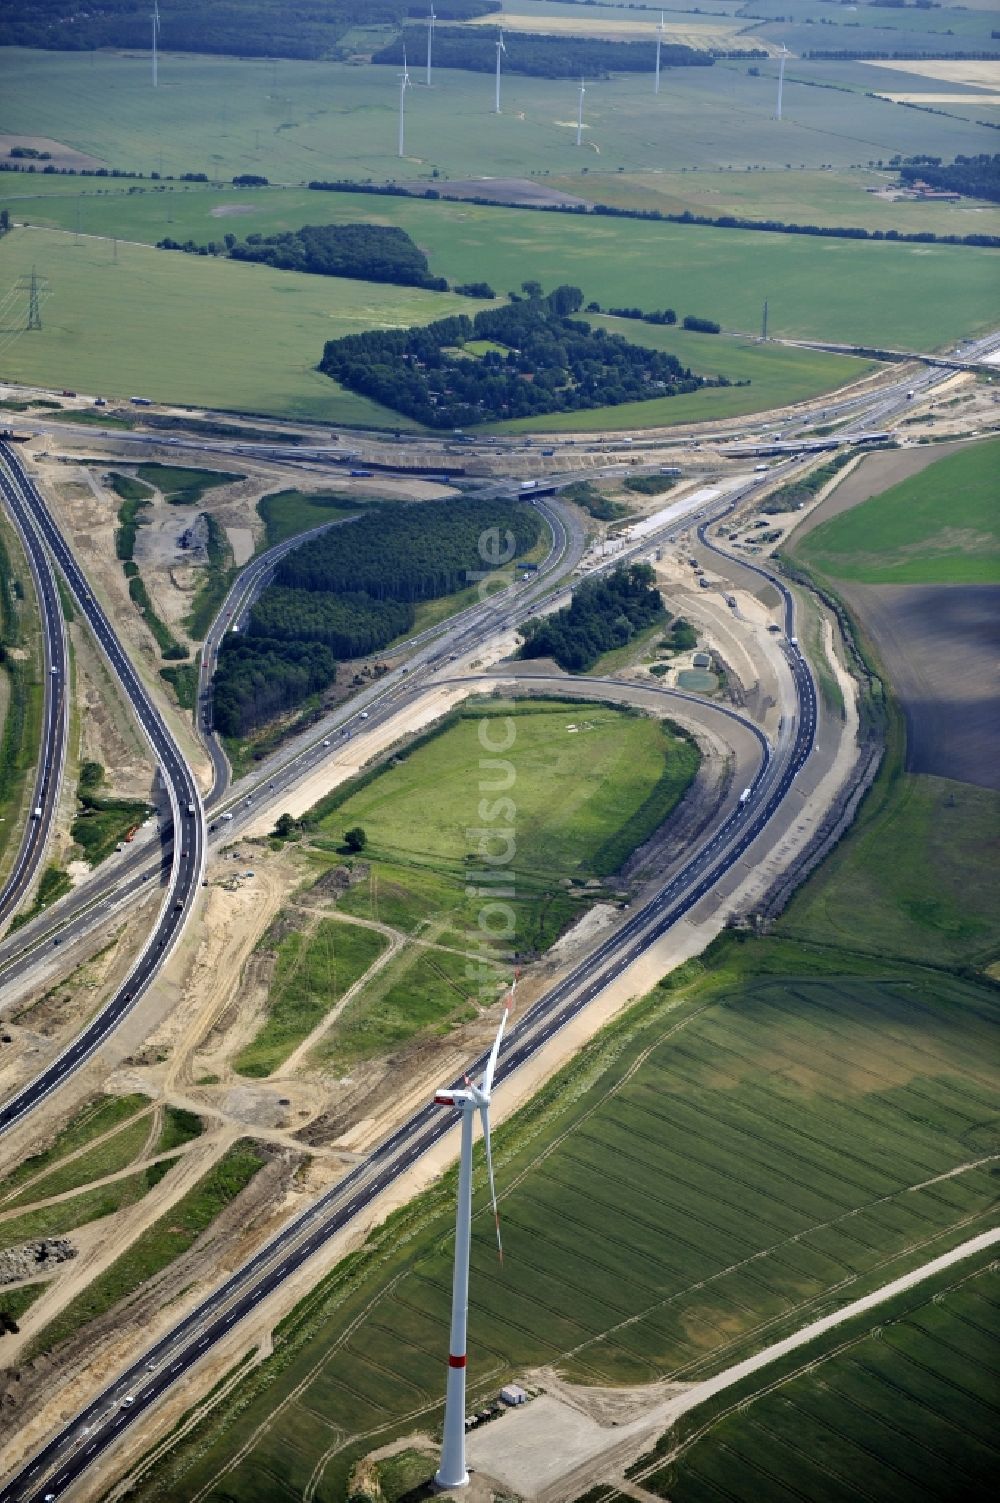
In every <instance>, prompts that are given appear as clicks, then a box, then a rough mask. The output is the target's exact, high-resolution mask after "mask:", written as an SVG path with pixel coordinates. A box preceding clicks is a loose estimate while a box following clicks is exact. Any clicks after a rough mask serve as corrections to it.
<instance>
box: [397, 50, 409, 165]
mask: <svg viewBox="0 0 1000 1503" xmlns="http://www.w3.org/2000/svg"><path fill="white" fill-rule="evenodd" d="M412 87H413V85H412V84H411V83H410V74H409V69H408V68H407V66H406V48H405V47H404V48H403V71H402V73H401V74H400V75H399V145H398V148H397V151H396V155H397V156H400V157H401V156H403V155H404V154H405V153H404V150H403V148H404V145H405V140H406V91H407V89H411V88H412Z"/></svg>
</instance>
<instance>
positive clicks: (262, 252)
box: [156, 224, 496, 297]
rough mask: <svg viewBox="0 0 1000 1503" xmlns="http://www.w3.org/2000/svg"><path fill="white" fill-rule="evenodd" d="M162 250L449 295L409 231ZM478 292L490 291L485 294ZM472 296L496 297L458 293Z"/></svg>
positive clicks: (307, 231) (315, 233)
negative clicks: (389, 283) (433, 274)
mask: <svg viewBox="0 0 1000 1503" xmlns="http://www.w3.org/2000/svg"><path fill="white" fill-rule="evenodd" d="M156 244H157V249H158V250H180V251H187V252H188V254H189V255H195V256H218V255H225V256H228V257H229V259H230V260H232V261H259V262H262V263H263V264H264V265H265V266H275V267H277V268H278V269H279V270H280V271H305V272H311V273H313V274H314V275H316V276H320V277H356V278H359V279H360V280H361V281H364V282H393V283H395V284H396V285H397V286H400V287H426V288H428V289H429V290H430V291H432V292H446V291H447V290H448V283H447V281H446V280H445V278H444V277H435V276H432V275H431V273H430V271H429V270H428V268H427V257H426V256H425V255H424V253H423V251H422V250H421V249H420V248H419V246H417V245H416V244H415V243H414V241H413V240H411V239H410V236H409V235H408V234H407V233H406V231H405V230H401V229H398V228H397V227H396V226H395V225H381V224H304V225H303V226H302V228H301V229H300V230H284V231H282V232H281V233H280V234H277V235H248V236H247V238H246V239H245V240H242V241H241V240H237V238H236V236H235V235H232V234H229V235H226V236H225V237H224V239H223V242H222V244H221V245H220V244H219V243H218V241H215V240H210V241H209V242H208V244H207V245H198V244H197V243H196V242H195V241H194V240H184V241H180V240H173V239H171V238H170V236H169V235H167V236H165V237H164V239H162V240H158V241H157V242H156ZM479 288H486V291H485V292H481V291H479V290H478V289H479ZM456 291H458V292H465V293H467V295H468V296H469V297H486V296H488V297H494V296H495V295H496V294H495V293H494V292H493V291H492V290H491V289H490V288H488V287H487V284H486V283H485V282H476V283H472V284H470V285H469V286H468V287H460V288H456Z"/></svg>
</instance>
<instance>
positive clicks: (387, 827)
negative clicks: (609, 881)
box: [319, 700, 698, 952]
mask: <svg viewBox="0 0 1000 1503" xmlns="http://www.w3.org/2000/svg"><path fill="white" fill-rule="evenodd" d="M487 717H489V718H488V719H487ZM490 742H492V743H493V744H494V746H497V745H500V746H502V747H503V748H504V749H503V752H502V758H503V762H502V763H500V764H499V767H498V769H493V770H489V769H483V768H482V766H481V762H482V759H483V758H484V756H492V757H493V758H494V760H496V759H497V758H499V757H500V756H501V753H500V752H496V751H494V752H485V751H484V747H488V745H489V744H490ZM508 742H509V746H508ZM507 761H509V763H510V766H511V768H512V769H513V773H512V775H511V774H509V773H508V771H507V770H506V767H505V765H504V763H505V762H507ZM697 766H698V754H697V751H696V750H695V748H694V746H693V745H692V743H691V742H690V741H688V740H686V739H683V738H681V737H680V736H677V735H674V734H673V732H672V731H671V730H670V729H669V728H667V727H665V726H663V725H662V724H661V723H660V722H659V721H656V720H652V719H647V718H646V717H644V716H639V715H626V714H623V713H622V712H621V711H619V710H616V709H612V708H609V707H607V706H603V705H597V704H588V703H585V702H584V703H580V704H576V703H570V704H566V703H559V702H557V701H544V700H542V701H518V702H517V703H516V707H515V708H513V709H511V708H510V707H508V706H502V707H493V706H492V705H491V704H489V703H486V704H483V705H482V706H480V707H478V708H475V709H471V708H470V709H467V710H466V711H464V712H462V713H459V714H458V715H456V716H455V717H454V718H453V719H452V720H451V722H450V723H449V724H448V725H447V727H446V729H444V730H443V731H441V732H440V733H439V734H436V735H432V736H431V737H429V738H428V739H427V740H425V741H424V743H423V744H422V745H419V746H418V747H417V748H416V749H414V750H410V751H409V752H404V753H402V755H401V757H400V759H398V760H397V762H396V765H394V766H392V767H390V768H389V769H388V770H387V771H385V772H384V773H383V774H382V775H381V776H378V777H376V778H374V779H372V780H371V781H368V782H367V783H366V785H365V786H362V787H361V788H359V789H358V791H357V792H353V793H351V792H349V791H348V796H347V797H346V799H345V798H343V797H342V796H339V795H334V798H333V807H331V806H330V804H331V801H329V800H328V801H326V807H325V810H324V805H323V804H321V805H320V806H319V812H320V813H321V819H320V830H321V831H322V832H323V833H324V834H325V835H327V836H329V837H333V838H335V839H338V840H339V839H342V838H343V832H344V831H345V830H348V829H350V828H351V827H352V826H355V825H361V826H362V828H363V829H364V830H365V832H366V834H367V836H368V845H367V848H366V850H365V859H366V860H368V859H371V860H372V861H373V863H374V875H373V877H372V878H371V879H369V882H368V883H367V884H359V886H358V887H356V888H353V889H352V890H351V892H350V893H349V894H348V897H347V900H346V901H345V900H342V902H341V907H342V909H344V911H347V906H346V903H347V902H349V903H350V908H351V911H353V912H355V913H364V916H365V917H382V918H384V920H385V922H387V923H395V922H396V920H394V919H393V918H390V917H389V916H388V913H387V912H386V909H385V905H384V901H383V894H382V884H381V882H380V880H379V877H378V873H379V868H380V866H381V863H383V862H385V863H388V864H389V866H390V867H392V868H394V869H395V870H394V872H393V874H392V875H402V877H403V884H402V885H403V886H404V890H406V891H409V890H410V889H409V886H408V883H409V881H410V880H413V881H415V883H416V886H417V888H418V893H419V890H420V889H422V888H423V885H424V884H423V878H424V876H425V875H426V876H428V877H430V878H431V887H432V894H431V895H430V900H429V903H428V906H427V907H426V908H424V910H423V913H422V915H421V916H422V917H430V916H431V915H432V914H433V913H434V912H435V904H436V903H438V902H440V903H441V905H442V909H443V910H444V911H447V913H448V921H449V924H450V925H451V926H452V928H453V930H454V931H455V932H456V933H462V934H463V936H464V943H463V945H462V948H465V949H469V948H477V947H478V944H479V943H480V935H479V932H478V924H477V916H478V914H479V912H480V909H481V908H482V906H483V899H481V898H480V897H479V896H477V895H476V894H475V893H474V894H472V895H471V896H467V895H466V892H465V887H466V882H467V880H468V877H467V874H468V873H469V872H470V871H478V870H480V869H481V868H482V867H483V866H485V865H488V864H489V862H490V860H491V859H493V860H494V862H498V863H499V864H500V865H502V866H503V868H504V870H505V871H506V872H508V873H509V880H508V881H506V882H505V884H504V885H505V887H506V888H513V889H514V893H513V895H512V896H510V897H509V898H507V897H505V899H504V904H503V905H501V907H503V908H504V911H505V914H506V917H505V921H504V926H505V929H506V928H509V926H510V924H513V932H509V933H504V934H500V935H498V938H500V939H501V940H502V941H503V943H504V946H505V948H507V947H513V948H516V949H517V950H519V951H521V952H527V951H533V950H544V949H547V948H548V946H549V945H550V944H551V943H552V941H553V940H554V939H555V937H556V935H557V934H558V933H559V931H560V930H561V929H562V928H564V927H565V925H566V923H567V921H568V919H569V918H570V917H571V915H572V914H573V913H574V911H576V910H577V909H578V908H579V905H580V900H581V899H584V898H586V897H588V896H590V897H592V896H593V894H587V892H586V889H585V884H586V883H587V882H588V881H590V880H592V879H603V878H608V877H611V876H612V875H613V873H614V872H616V871H617V870H618V868H619V867H620V866H621V864H622V862H623V861H624V860H625V858H626V857H627V856H628V855H629V854H630V852H631V851H632V850H634V849H635V847H636V846H638V845H640V844H641V843H642V841H643V840H645V839H646V838H647V837H648V836H649V835H650V834H652V832H653V831H654V830H655V829H656V828H657V827H658V826H659V825H660V824H661V823H662V822H663V821H664V820H665V819H666V818H667V816H668V814H669V813H670V811H671V809H673V808H674V807H675V805H676V804H677V803H678V802H679V800H680V799H681V797H682V796H683V794H684V791H685V790H686V788H687V787H688V785H689V783H690V781H691V779H692V778H693V777H694V775H695V772H696V770H697ZM504 799H505V800H506V802H503V801H502V800H504ZM470 831H471V832H472V833H470ZM508 854H509V857H510V860H509V862H508V861H507V859H505V858H506V857H507V856H508ZM407 869H408V870H409V871H411V872H412V874H413V876H412V879H408V878H407V877H406V875H405V873H406V871H407ZM573 884H575V886H576V889H577V890H576V891H575V892H574V891H572V890H570V889H571V887H572V885H573ZM390 885H392V883H391V878H390ZM414 897H415V899H416V902H417V911H418V912H420V900H419V896H418V894H415V895H414ZM508 903H509V905H510V906H509V910H508V909H507V908H506V905H507V904H508ZM403 907H404V908H405V907H406V902H405V900H404V901H403ZM442 909H438V910H437V911H438V912H440V911H442ZM498 921H499V920H498Z"/></svg>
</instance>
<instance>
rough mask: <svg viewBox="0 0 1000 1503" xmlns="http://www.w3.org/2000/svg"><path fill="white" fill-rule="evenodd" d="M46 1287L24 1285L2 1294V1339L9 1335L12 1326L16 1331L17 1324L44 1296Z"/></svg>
mask: <svg viewBox="0 0 1000 1503" xmlns="http://www.w3.org/2000/svg"><path fill="white" fill-rule="evenodd" d="M45 1289H46V1285H45V1284H44V1283H42V1284H22V1285H21V1287H20V1288H19V1289H5V1290H3V1292H2V1293H0V1337H3V1336H5V1335H6V1334H7V1329H9V1328H10V1327H11V1326H12V1325H13V1327H14V1328H15V1329H16V1328H17V1322H18V1320H19V1319H20V1317H21V1316H22V1315H23V1314H24V1312H25V1310H27V1309H28V1308H29V1307H30V1306H31V1305H33V1304H34V1303H35V1300H36V1299H37V1298H38V1296H39V1295H40V1294H44V1293H45Z"/></svg>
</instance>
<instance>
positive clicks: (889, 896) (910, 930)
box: [779, 773, 1000, 965]
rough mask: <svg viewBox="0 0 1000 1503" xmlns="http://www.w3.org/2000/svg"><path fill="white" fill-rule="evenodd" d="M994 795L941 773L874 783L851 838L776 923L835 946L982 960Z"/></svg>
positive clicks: (998, 937) (990, 932)
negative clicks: (943, 776)
mask: <svg viewBox="0 0 1000 1503" xmlns="http://www.w3.org/2000/svg"><path fill="white" fill-rule="evenodd" d="M998 837H1000V795H998V794H997V793H995V792H993V791H992V790H991V789H988V788H976V787H973V786H972V785H971V784H968V783H960V782H955V781H952V780H951V779H950V778H938V777H931V776H929V775H927V774H921V775H914V774H910V773H900V774H898V776H895V777H884V778H883V780H880V782H879V784H878V785H877V787H876V790H875V792H874V793H873V795H872V796H871V797H870V798H869V800H868V802H867V803H866V804H865V805H864V807H863V809H862V814H861V817H860V819H859V821H858V822H857V824H856V825H855V826H854V829H853V830H852V833H851V836H850V838H849V839H848V840H846V841H844V842H843V844H842V845H840V846H839V847H838V849H837V850H836V851H834V852H833V854H832V855H831V856H829V857H828V858H827V860H826V861H825V862H824V863H823V866H822V867H821V868H820V870H819V871H818V872H817V873H816V874H815V876H814V877H813V878H812V880H811V881H809V882H807V883H806V885H805V887H803V888H802V890H801V891H800V892H799V893H797V894H796V896H795V897H794V898H793V900H792V902H791V905H790V906H789V908H788V909H787V911H786V913H785V914H784V915H783V917H782V918H781V920H780V921H779V929H780V930H781V931H782V932H783V933H786V934H788V935H790V936H792V937H795V938H797V939H802V940H806V941H813V942H815V943H818V944H827V945H832V946H835V947H838V948H842V949H843V950H844V951H855V950H861V951H868V952H873V953H875V954H879V955H885V956H890V957H898V958H900V959H903V958H908V959H913V960H923V961H926V962H927V963H929V964H932V965H934V964H938V965H941V964H944V965H961V964H962V963H963V962H966V961H974V962H978V963H980V964H986V963H987V962H988V961H990V960H991V959H992V958H993V957H994V956H995V955H996V953H997V951H998V949H1000V875H998V872H997V864H996V862H995V861H994V860H993V859H992V853H991V847H993V846H994V845H995V843H996V840H997V838H998Z"/></svg>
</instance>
